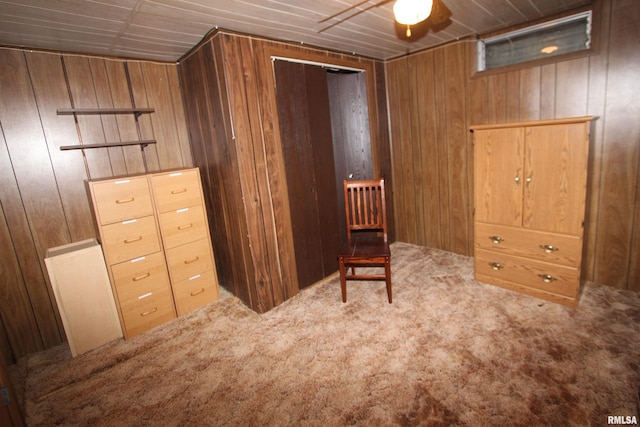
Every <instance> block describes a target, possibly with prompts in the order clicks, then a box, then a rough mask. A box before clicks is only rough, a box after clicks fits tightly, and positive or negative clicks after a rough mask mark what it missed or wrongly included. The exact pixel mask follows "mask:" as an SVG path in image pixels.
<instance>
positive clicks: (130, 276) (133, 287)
mask: <svg viewBox="0 0 640 427" xmlns="http://www.w3.org/2000/svg"><path fill="white" fill-rule="evenodd" d="M111 273H112V276H113V281H114V286H115V288H116V292H117V293H118V298H119V299H120V301H126V300H131V299H135V298H137V297H139V296H140V295H142V294H146V293H148V292H153V291H156V290H158V289H163V288H165V287H168V286H169V276H168V274H167V266H166V264H165V261H164V257H163V256H162V252H156V253H153V254H150V255H146V256H142V257H139V258H134V259H132V260H130V261H125V262H121V263H120V264H115V265H112V266H111Z"/></svg>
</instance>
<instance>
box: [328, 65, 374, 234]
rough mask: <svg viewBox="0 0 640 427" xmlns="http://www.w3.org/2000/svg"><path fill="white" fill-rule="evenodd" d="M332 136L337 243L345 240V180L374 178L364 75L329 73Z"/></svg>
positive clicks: (357, 73) (339, 72) (356, 73)
mask: <svg viewBox="0 0 640 427" xmlns="http://www.w3.org/2000/svg"><path fill="white" fill-rule="evenodd" d="M327 82H328V87H329V106H330V109H331V134H332V137H333V156H334V163H335V168H336V178H335V187H336V194H338V213H339V215H338V219H339V228H338V229H339V230H340V240H341V241H342V242H346V240H347V224H346V220H345V217H344V198H343V197H342V194H343V182H344V180H345V179H346V180H356V179H373V178H377V177H374V176H373V159H372V155H371V134H370V131H369V107H368V105H369V103H368V101H367V86H366V77H365V74H364V72H347V71H329V72H327Z"/></svg>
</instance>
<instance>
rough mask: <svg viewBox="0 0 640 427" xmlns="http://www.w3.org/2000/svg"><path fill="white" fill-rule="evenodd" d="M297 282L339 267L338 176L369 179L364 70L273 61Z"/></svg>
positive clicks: (340, 216)
mask: <svg viewBox="0 0 640 427" xmlns="http://www.w3.org/2000/svg"><path fill="white" fill-rule="evenodd" d="M274 71H275V78H276V92H277V103H278V119H279V123H280V134H281V139H282V145H283V153H284V159H285V171H286V177H287V186H288V195H289V202H290V209H291V222H292V227H293V242H294V247H295V256H296V269H297V273H298V286H299V288H300V289H302V288H305V287H307V286H309V285H311V284H313V283H315V282H317V281H318V280H320V279H322V278H324V277H326V276H328V275H330V274H332V273H334V272H335V271H337V270H338V262H337V259H336V254H337V252H338V249H339V247H340V245H341V244H342V242H343V240H344V239H345V234H346V233H345V219H344V200H343V196H342V183H343V180H345V179H368V178H373V168H372V159H371V138H370V131H369V112H368V107H367V93H366V86H365V76H364V72H360V71H354V70H345V69H341V68H337V67H331V66H326V67H324V66H319V65H312V64H306V63H300V62H290V61H286V60H275V61H274Z"/></svg>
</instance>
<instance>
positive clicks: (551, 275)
mask: <svg viewBox="0 0 640 427" xmlns="http://www.w3.org/2000/svg"><path fill="white" fill-rule="evenodd" d="M474 262H475V272H476V274H480V275H484V276H487V277H494V278H497V279H500V280H503V281H509V282H514V283H519V284H522V285H525V286H528V287H531V288H536V289H541V290H543V291H546V292H552V293H556V294H560V295H565V296H568V297H575V296H576V294H577V291H578V289H579V287H580V274H579V272H578V270H577V269H576V268H572V267H567V266H563V265H556V264H548V263H545V262H539V261H536V260H531V259H527V258H521V257H517V256H510V255H505V254H503V253H499V252H493V251H485V250H481V249H478V250H476V253H475V261H474Z"/></svg>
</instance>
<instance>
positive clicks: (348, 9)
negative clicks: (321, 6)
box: [318, 0, 393, 33]
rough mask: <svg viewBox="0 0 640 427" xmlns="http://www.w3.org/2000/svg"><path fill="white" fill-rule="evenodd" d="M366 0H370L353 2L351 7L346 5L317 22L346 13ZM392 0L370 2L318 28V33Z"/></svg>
mask: <svg viewBox="0 0 640 427" xmlns="http://www.w3.org/2000/svg"><path fill="white" fill-rule="evenodd" d="M368 1H370V0H366V1H361V2H360V3H358V4H355V5H353V6H351V7H348V8H347V9H344V10H343V11H341V12H339V13H335V14H333V15H332V16H331V17H329V18H325V19H323V20H322V21H318V22H319V23H320V22H325V21H326V20H327V19H331V18H334V17H336V16H338V15H342V14H343V13H346V12H348V11H350V10H353V9H355V8H356V7H358V6H360V5H363V4H364V3H367V2H368ZM392 1H393V0H381V1H379V2H377V3H374V4H372V5H369V6H368V7H365V8H364V9H360V10H358V11H356V12H354V13H352V14H351V15H347V16H345V17H344V18H342V19H340V20H338V21H336V22H334V23H333V24H331V25H328V26H326V27H324V28H322V29H321V30H319V31H318V32H319V33H321V32H323V31H326V30H328V29H329V28H332V27H335V26H336V25H338V24H341V23H343V22H344V21H347V20H349V19H351V18H353V17H354V16H358V15H360V14H361V13H364V12H366V11H368V10H371V9H373V8H374V7H379V6H382V5H384V4H387V3H390V2H392Z"/></svg>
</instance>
